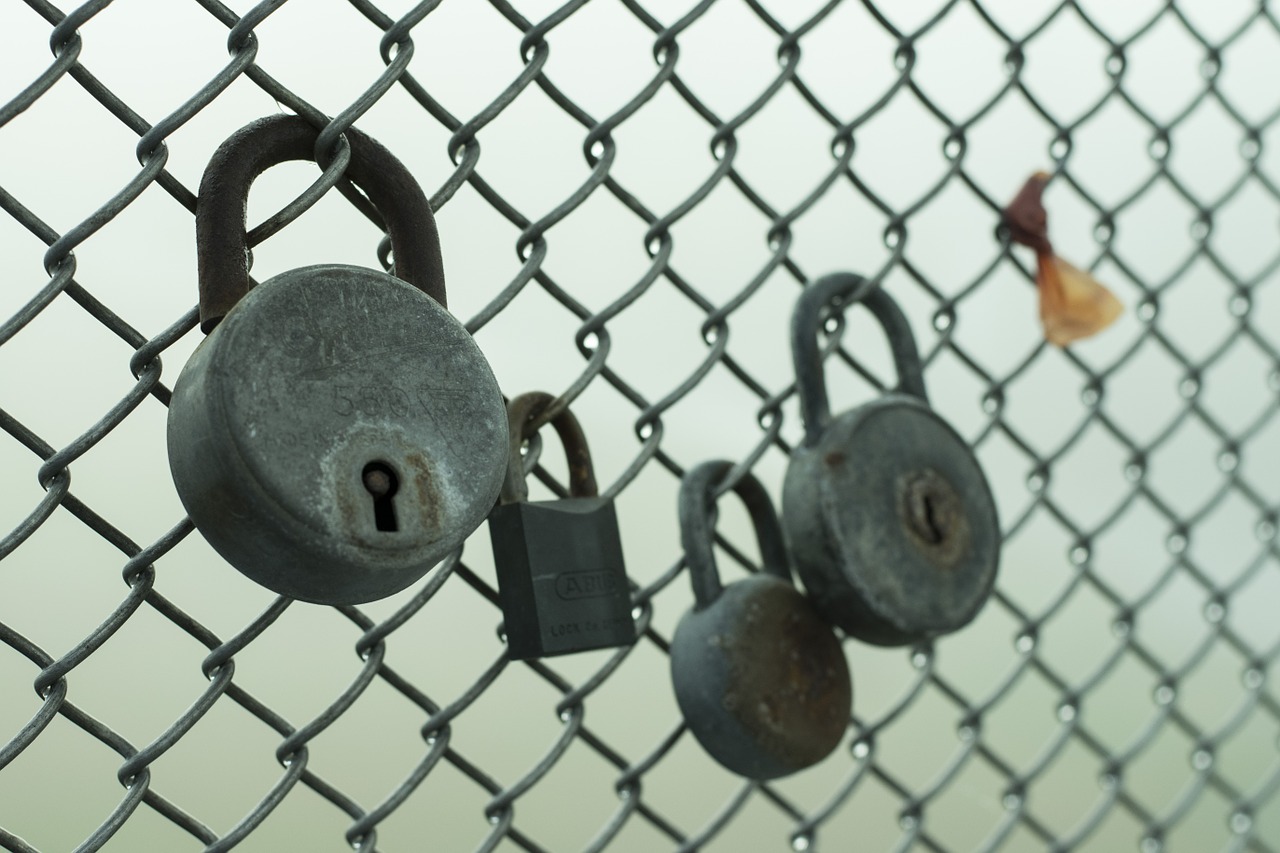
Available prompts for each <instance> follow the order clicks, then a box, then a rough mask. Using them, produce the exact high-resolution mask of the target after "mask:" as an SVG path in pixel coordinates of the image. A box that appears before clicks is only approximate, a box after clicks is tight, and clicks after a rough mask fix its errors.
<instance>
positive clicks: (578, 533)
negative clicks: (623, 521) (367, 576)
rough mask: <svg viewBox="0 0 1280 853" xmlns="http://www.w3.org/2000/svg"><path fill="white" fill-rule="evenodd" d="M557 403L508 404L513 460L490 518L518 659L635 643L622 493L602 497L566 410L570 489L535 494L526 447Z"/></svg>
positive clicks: (563, 429)
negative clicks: (524, 459)
mask: <svg viewBox="0 0 1280 853" xmlns="http://www.w3.org/2000/svg"><path fill="white" fill-rule="evenodd" d="M554 400H555V398H554V397H552V396H551V395H550V394H545V393H541V392H532V393H529V394H522V395H521V396H519V397H517V398H515V399H514V400H512V401H511V403H510V405H509V406H508V418H509V421H508V428H509V430H510V434H511V451H510V463H509V465H508V468H507V477H506V481H505V482H504V483H503V487H502V494H501V503H500V504H499V505H498V506H497V507H494V510H493V513H492V514H491V515H490V516H489V536H490V539H491V541H492V543H493V558H494V564H495V566H496V568H497V573H498V591H499V598H500V600H501V603H502V613H503V624H504V629H505V631H506V635H507V647H508V654H509V656H510V657H511V658H512V659H514V660H527V659H529V658H537V657H547V656H550V655H562V654H569V653H571V652H580V651H586V650H588V649H600V648H608V647H613V646H624V645H630V644H631V643H633V642H635V637H636V632H635V621H634V619H633V618H632V616H631V590H630V587H629V585H628V583H627V573H626V567H625V566H624V564H623V558H622V540H621V536H620V534H619V531H618V517H617V513H616V512H615V510H614V506H613V500H612V499H610V498H602V497H599V496H598V494H597V491H596V479H595V470H594V467H593V466H592V464H591V453H590V450H589V449H588V447H587V439H586V436H585V435H583V432H582V428H581V426H580V425H579V424H578V420H577V418H575V417H574V416H573V413H572V412H570V411H569V410H568V409H564V410H563V411H561V412H560V414H558V415H557V416H556V417H554V418H553V419H552V420H551V425H552V426H553V427H555V430H556V434H557V435H559V437H560V441H561V443H562V444H563V445H564V451H565V457H566V459H567V461H568V463H569V494H570V497H569V498H566V499H562V500H550V501H529V500H528V497H529V489H528V486H527V485H526V484H525V479H524V471H523V467H522V465H521V456H520V448H521V446H522V445H523V444H524V442H525V440H526V439H527V438H528V437H529V436H528V434H527V432H526V429H527V426H528V424H529V423H530V422H531V421H532V419H533V418H536V417H538V415H539V414H541V413H542V412H544V411H545V410H546V408H547V406H548V405H550V404H551V403H552V402H553V401H554Z"/></svg>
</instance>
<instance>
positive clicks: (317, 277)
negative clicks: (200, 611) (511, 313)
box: [168, 116, 507, 604]
mask: <svg viewBox="0 0 1280 853" xmlns="http://www.w3.org/2000/svg"><path fill="white" fill-rule="evenodd" d="M317 136H318V133H317V131H316V130H315V129H314V128H313V127H311V126H310V125H309V124H308V123H307V122H306V121H304V120H303V119H301V118H298V117H294V116H272V117H269V118H265V119H261V120H259V121H256V122H254V123H252V124H250V125H248V126H246V127H244V128H242V129H241V130H239V131H237V132H236V133H235V134H234V135H232V136H231V137H230V138H229V139H227V140H226V141H225V142H224V143H223V144H222V145H221V146H220V147H219V148H218V150H217V151H216V152H215V153H214V155H213V158H212V159H211V160H210V162H209V165H208V167H207V169H206V171H205V173H204V177H203V179H202V180H201V183H200V196H199V201H198V205H197V209H196V236H197V250H198V255H199V278H200V317H201V326H202V328H203V329H204V331H205V332H206V333H207V337H206V338H205V339H204V341H202V342H201V344H200V345H199V346H198V347H197V348H196V350H195V352H194V354H193V355H192V356H191V359H190V360H189V361H188V362H187V365H186V367H185V368H184V369H183V371H182V374H181V375H180V376H179V377H178V381H177V383H176V385H175V386H174V392H173V400H172V402H171V404H170V408H169V422H168V448H169V465H170V468H171V471H172V473H173V480H174V485H175V486H176V487H177V491H178V497H179V498H180V499H181V500H182V504H183V506H184V507H186V510H187V512H188V513H189V514H190V516H191V520H192V521H193V522H194V523H195V526H196V528H197V529H198V530H199V531H200V532H201V533H202V534H203V535H204V537H205V538H206V539H207V540H208V541H209V544H210V545H212V546H213V548H214V550H216V551H217V552H218V553H219V554H221V555H222V556H223V557H224V558H225V559H226V560H227V562H229V563H231V565H233V566H234V567H235V568H237V569H239V570H240V571H241V572H243V573H244V574H245V575H247V576H248V577H250V578H252V579H253V580H255V581H257V582H258V583H260V584H262V585H263V586H265V587H267V588H268V589H271V590H273V591H275V592H278V593H281V594H283V595H288V596H292V597H294V598H298V599H302V600H305V601H312V602H318V603H323V604H350V603H358V602H365V601H371V600H373V599H377V598H382V597H383V596H387V595H390V594H392V593H395V592H397V591H399V590H401V589H404V588H405V587H407V586H408V585H409V584H411V583H413V582H414V581H415V580H417V579H418V578H420V577H422V575H423V574H425V573H426V572H427V571H428V570H430V568H431V567H432V566H433V565H434V564H435V563H437V562H438V561H439V560H440V559H441V558H443V557H444V556H446V555H447V554H449V553H450V552H452V551H454V550H455V549H457V548H458V547H460V546H461V544H462V542H463V540H465V539H466V537H467V536H468V535H469V534H470V533H471V532H472V531H473V530H475V528H476V527H478V526H479V525H480V523H481V522H482V521H483V520H484V518H485V516H486V515H487V514H488V512H489V509H490V508H491V507H492V505H493V501H494V499H495V498H496V497H497V494H498V490H499V488H500V487H501V485H502V479H503V476H504V475H505V471H506V459H507V426H506V412H505V409H504V407H503V404H502V395H501V392H500V391H499V389H498V384H497V381H496V380H495V379H494V376H493V372H492V370H491V369H490V368H489V364H488V362H487V361H486V360H485V357H484V355H483V353H481V351H480V348H479V347H478V346H477V345H476V342H475V341H474V339H473V338H472V337H471V335H470V334H469V333H468V332H467V330H466V329H465V328H464V327H463V325H462V324H461V323H460V322H459V321H458V320H457V319H456V318H455V317H454V316H453V315H452V314H450V313H449V311H448V309H447V308H446V307H445V305H444V272H443V266H442V263H441V259H440V246H439V238H438V236H437V234H436V228H435V220H434V218H433V216H432V213H431V207H430V205H429V204H428V202H427V199H426V197H425V196H424V195H423V194H422V190H421V189H420V188H419V186H418V184H417V182H416V181H415V180H414V179H413V176H412V175H410V174H409V172H408V170H407V169H406V168H405V167H404V165H403V164H402V163H400V161H399V160H397V159H396V158H395V157H394V156H393V155H392V154H391V153H390V152H389V151H387V149H385V148H384V147H382V146H381V145H379V144H378V143H377V142H375V141H374V140H373V139H371V138H369V137H368V136H365V135H364V134H363V133H361V132H359V131H357V130H355V129H354V128H350V129H348V130H347V131H346V138H347V141H348V142H349V143H350V145H351V161H350V164H349V165H348V167H347V171H346V175H347V177H348V178H350V179H351V180H352V181H353V182H354V183H355V184H356V185H357V186H359V187H360V188H361V189H362V190H364V192H365V193H366V195H367V196H368V197H369V200H370V201H371V202H372V203H373V205H374V206H375V207H376V208H377V210H378V212H379V213H380V214H381V215H382V217H383V219H384V220H385V221H386V224H387V228H388V231H389V233H390V236H391V245H392V252H393V254H394V257H395V266H396V274H397V276H398V277H397V276H392V275H388V274H387V273H384V272H378V271H375V270H371V269H365V268H363V267H354V266H346V265H340V264H322V265H317V266H309V267H303V268H301V269H295V270H290V271H288V272H284V273H281V274H280V275H277V276H274V277H272V278H270V279H268V280H267V281H265V282H263V283H262V284H260V285H258V286H257V287H253V288H252V289H250V284H251V282H250V279H249V271H248V260H247V258H248V251H247V240H246V235H245V221H244V217H245V200H246V198H247V196H248V191H249V185H250V184H251V183H252V181H253V180H254V179H255V178H256V177H257V176H258V175H259V174H260V173H261V172H263V171H264V170H266V169H267V168H269V167H271V166H274V165H276V164H277V163H282V162H284V161H286V160H309V159H312V157H313V150H314V146H315V142H316V138H317Z"/></svg>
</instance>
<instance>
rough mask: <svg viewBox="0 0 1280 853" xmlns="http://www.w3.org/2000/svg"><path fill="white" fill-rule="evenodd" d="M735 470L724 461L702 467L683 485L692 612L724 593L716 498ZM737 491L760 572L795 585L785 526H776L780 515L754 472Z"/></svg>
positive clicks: (682, 537) (745, 476) (683, 530)
mask: <svg viewBox="0 0 1280 853" xmlns="http://www.w3.org/2000/svg"><path fill="white" fill-rule="evenodd" d="M732 468H733V463H732V462H728V461H725V460H712V461H710V462H703V463H702V464H701V465H699V466H697V467H696V468H693V469H692V470H690V471H688V472H687V473H686V474H685V475H684V480H683V481H681V483H680V497H679V502H678V511H679V515H680V544H681V545H683V546H684V555H685V565H687V566H688V567H689V577H690V579H691V580H692V582H693V599H694V610H702V609H703V608H704V607H708V606H710V605H711V604H712V603H713V602H714V601H715V600H716V599H717V598H719V597H720V592H721V590H723V589H724V586H723V585H722V584H721V583H720V572H719V570H718V569H717V568H716V557H715V550H714V546H715V532H716V531H715V524H714V522H713V520H712V510H713V509H714V508H715V505H716V501H715V499H714V498H713V497H712V493H713V491H714V489H715V487H716V486H718V485H719V484H720V482H721V481H722V480H724V476H725V474H727V473H729V471H730V470H731V469H732ZM733 491H735V492H737V494H738V497H740V498H742V502H743V503H744V504H746V507H747V512H748V513H749V514H750V516H751V523H752V525H753V526H754V527H755V531H756V543H757V545H758V547H759V548H760V564H761V568H762V570H763V571H764V573H765V574H769V575H774V576H775V577H778V578H781V579H782V580H784V581H786V582H787V583H791V566H790V564H789V563H788V562H787V548H786V545H785V543H784V542H783V540H782V526H781V525H780V524H779V523H778V514H777V513H776V512H775V511H774V509H773V501H771V500H770V499H769V493H768V492H766V491H765V489H764V486H763V485H761V483H760V481H759V480H757V479H756V478H755V476H754V475H753V474H752V473H751V472H750V471H748V472H746V473H744V474H743V475H742V477H741V478H740V479H739V480H738V482H737V483H735V484H734V486H733Z"/></svg>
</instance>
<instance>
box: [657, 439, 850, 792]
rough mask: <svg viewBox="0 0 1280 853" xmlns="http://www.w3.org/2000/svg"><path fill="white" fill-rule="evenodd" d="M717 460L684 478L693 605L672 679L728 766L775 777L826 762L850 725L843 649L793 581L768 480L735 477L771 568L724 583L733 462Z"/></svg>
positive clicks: (678, 642) (674, 649)
mask: <svg viewBox="0 0 1280 853" xmlns="http://www.w3.org/2000/svg"><path fill="white" fill-rule="evenodd" d="M732 467H733V466H732V464H731V463H729V462H706V463H703V464H702V465H699V466H698V467H697V468H694V469H693V470H692V471H690V472H689V473H688V474H686V475H685V478H684V481H683V483H682V484H681V486H680V498H679V501H680V507H679V509H680V537H681V541H682V542H683V544H684V549H685V561H686V564H687V566H688V569H689V577H690V580H692V582H693V591H694V607H693V609H692V610H691V611H689V612H688V613H686V614H685V615H684V617H683V618H682V619H681V620H680V624H679V625H678V626H677V627H676V633H675V636H674V637H673V638H672V641H671V681H672V684H673V686H674V688H675V694H676V701H677V702H678V704H679V705H680V711H681V713H682V714H683V715H684V718H685V722H686V724H687V725H688V727H689V730H690V731H691V732H692V733H693V735H694V737H696V738H697V740H698V742H699V743H700V744H702V746H703V748H704V749H706V751H707V752H708V753H709V754H710V755H711V757H712V758H714V759H715V760H716V761H718V762H720V764H722V765H724V766H725V767H726V768H728V769H729V770H732V771H733V772H734V773H737V774H739V775H741V776H745V777H747V778H749V779H773V778H776V777H779V776H785V775H787V774H788V773H794V772H796V771H797V770H802V769H804V768H805V767H809V766H810V765H813V764H815V763H817V762H818V761H821V760H822V759H823V758H825V757H826V756H827V755H828V754H829V753H830V752H831V751H832V750H833V749H835V747H836V746H837V745H838V744H839V742H840V739H841V737H843V735H844V732H845V730H846V728H847V726H848V724H849V711H850V706H851V702H852V685H851V682H850V678H849V667H848V664H847V663H846V661H845V656H844V650H843V649H842V648H841V646H840V643H839V641H838V640H837V639H836V637H835V634H834V632H833V631H832V630H831V628H830V626H828V625H827V624H826V623H825V622H824V621H823V620H822V618H821V617H820V616H819V615H818V613H817V612H816V611H815V610H814V609H813V607H812V606H811V605H810V603H809V601H808V600H807V599H806V598H805V597H804V596H803V595H801V594H800V592H799V591H798V590H796V588H795V587H794V586H792V584H791V571H790V569H789V568H788V566H787V556H786V550H785V547H784V545H783V541H782V531H781V530H780V529H779V527H778V518H777V516H776V515H775V514H774V511H773V504H772V503H771V502H770V501H769V496H768V494H767V493H766V492H765V490H764V487H763V486H762V485H760V482H759V481H758V480H756V479H755V477H753V476H751V474H749V473H748V474H745V475H744V476H743V477H742V478H741V479H740V480H738V482H737V483H736V484H735V486H734V490H735V492H736V493H737V494H738V496H739V497H740V498H742V501H743V503H745V504H746V506H747V510H748V512H749V513H750V515H751V520H752V523H753V524H754V526H755V532H756V538H757V541H758V543H759V548H760V558H761V563H762V565H763V571H761V572H759V573H758V574H755V575H752V576H751V577H748V578H744V579H742V580H739V581H736V582H735V583H732V584H729V585H728V586H722V585H721V582H720V576H719V573H718V571H717V569H716V563H715V556H714V553H713V550H712V544H713V539H714V535H715V528H714V501H713V500H712V493H713V492H712V490H713V489H714V488H715V487H716V486H717V485H718V484H719V483H720V481H721V480H722V479H723V478H724V476H725V474H726V473H727V472H728V471H729V470H730V469H731V468H732Z"/></svg>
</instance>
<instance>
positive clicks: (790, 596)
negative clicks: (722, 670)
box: [723, 584, 853, 768]
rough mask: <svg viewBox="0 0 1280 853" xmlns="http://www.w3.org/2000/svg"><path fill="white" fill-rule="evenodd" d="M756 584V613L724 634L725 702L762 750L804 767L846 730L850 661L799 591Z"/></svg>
mask: <svg viewBox="0 0 1280 853" xmlns="http://www.w3.org/2000/svg"><path fill="white" fill-rule="evenodd" d="M760 592H761V594H760V595H758V596H756V597H755V598H754V601H753V603H755V604H758V605H759V608H758V610H756V611H755V613H754V614H753V615H754V617H755V618H753V619H751V620H745V619H744V620H741V621H739V622H738V623H737V624H738V625H740V626H741V627H740V628H738V629H737V630H734V631H733V632H732V637H730V638H727V642H725V646H726V647H727V648H726V652H727V659H728V662H729V666H730V669H731V671H732V672H731V675H730V678H729V681H730V683H732V684H734V685H736V689H735V691H734V692H733V694H732V695H726V696H725V697H724V702H723V706H724V708H725V710H727V711H729V712H730V713H731V714H732V715H733V716H734V718H735V719H736V720H737V721H738V722H739V723H740V724H741V725H742V726H743V728H744V729H746V731H747V732H748V733H749V734H750V735H751V737H752V738H753V739H755V741H756V742H757V743H759V744H760V746H761V748H762V749H763V750H764V751H765V752H767V753H768V754H770V755H772V756H773V757H774V758H775V759H776V760H778V761H779V762H781V763H782V764H784V765H786V766H789V767H796V768H799V767H806V766H808V765H810V764H812V763H814V762H816V761H819V760H821V759H822V758H823V757H825V756H826V755H827V754H829V753H830V752H831V750H832V749H834V748H835V746H836V745H837V744H838V743H839V742H840V739H841V738H842V737H843V736H844V732H845V729H846V727H847V725H848V722H849V711H850V707H851V703H852V694H853V688H852V684H851V681H850V678H849V668H848V665H847V663H846V662H845V658H844V652H843V650H842V649H841V647H840V643H839V641H838V640H837V639H836V637H835V634H834V633H832V631H831V629H830V628H829V627H828V626H827V625H826V623H825V622H823V621H822V620H821V618H820V617H819V616H818V615H817V613H816V612H815V611H814V610H813V609H812V607H811V606H810V605H809V603H808V601H807V600H805V598H804V597H803V596H802V595H801V594H800V593H799V592H797V591H796V590H795V589H794V588H792V587H790V586H788V585H784V584H778V585H776V586H772V585H771V586H770V587H769V588H768V589H762V590H761V591H760ZM748 624H749V627H748Z"/></svg>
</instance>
